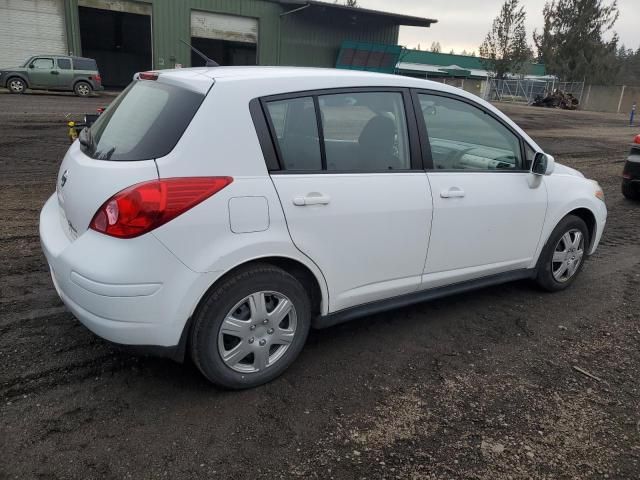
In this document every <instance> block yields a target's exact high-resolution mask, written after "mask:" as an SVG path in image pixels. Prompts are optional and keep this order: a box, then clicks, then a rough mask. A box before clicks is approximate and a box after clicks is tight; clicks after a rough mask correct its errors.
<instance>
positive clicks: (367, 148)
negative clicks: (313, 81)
mask: <svg viewBox="0 0 640 480" xmlns="http://www.w3.org/2000/svg"><path fill="white" fill-rule="evenodd" d="M318 98H319V103H320V112H321V117H322V129H323V134H324V142H325V152H326V159H327V170H355V171H363V172H367V171H386V170H406V169H409V168H411V166H410V156H409V139H408V135H407V124H406V117H405V112H404V105H403V100H402V94H401V93H398V92H366V93H347V94H337V95H322V96H320V97H318Z"/></svg>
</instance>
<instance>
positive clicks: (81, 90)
mask: <svg viewBox="0 0 640 480" xmlns="http://www.w3.org/2000/svg"><path fill="white" fill-rule="evenodd" d="M73 91H74V92H75V94H76V95H77V96H79V97H88V96H89V95H91V92H92V91H93V88H91V85H90V84H89V83H88V82H78V83H76V84H75V85H74V86H73Z"/></svg>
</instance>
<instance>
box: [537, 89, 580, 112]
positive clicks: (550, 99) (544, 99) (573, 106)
mask: <svg viewBox="0 0 640 480" xmlns="http://www.w3.org/2000/svg"><path fill="white" fill-rule="evenodd" d="M578 103H579V102H578V99H577V98H576V97H574V96H573V95H572V94H570V93H564V92H563V91H562V90H558V89H557V88H556V89H555V90H554V91H553V92H552V93H549V94H547V95H546V96H542V95H537V96H536V99H535V100H534V101H533V104H532V105H533V106H534V107H547V108H561V109H563V110H577V109H578Z"/></svg>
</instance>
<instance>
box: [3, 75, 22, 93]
mask: <svg viewBox="0 0 640 480" xmlns="http://www.w3.org/2000/svg"><path fill="white" fill-rule="evenodd" d="M7 88H8V89H9V91H10V92H11V93H18V94H20V93H24V91H25V90H26V89H27V84H26V83H25V82H24V80H22V79H21V78H18V77H13V78H10V79H9V81H8V82H7Z"/></svg>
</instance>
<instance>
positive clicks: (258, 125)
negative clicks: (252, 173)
mask: <svg viewBox="0 0 640 480" xmlns="http://www.w3.org/2000/svg"><path fill="white" fill-rule="evenodd" d="M249 113H250V114H251V119H252V120H253V125H254V127H255V129H256V134H257V135H258V142H259V143H260V148H261V149H262V154H263V156H264V161H265V163H266V164H267V170H268V171H270V172H271V171H278V170H281V165H280V161H279V158H282V156H281V155H280V154H279V151H278V150H279V148H280V146H279V145H278V142H275V141H274V140H273V138H272V136H271V131H273V130H272V129H273V125H272V124H271V117H270V116H269V115H267V113H266V112H265V111H264V109H263V105H262V103H261V102H260V99H259V98H254V99H253V100H251V101H250V102H249Z"/></svg>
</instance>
